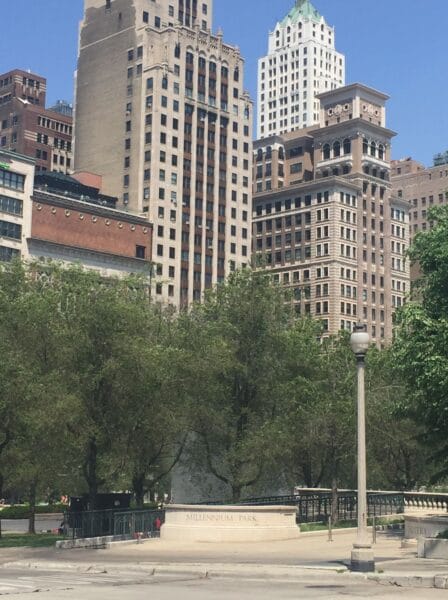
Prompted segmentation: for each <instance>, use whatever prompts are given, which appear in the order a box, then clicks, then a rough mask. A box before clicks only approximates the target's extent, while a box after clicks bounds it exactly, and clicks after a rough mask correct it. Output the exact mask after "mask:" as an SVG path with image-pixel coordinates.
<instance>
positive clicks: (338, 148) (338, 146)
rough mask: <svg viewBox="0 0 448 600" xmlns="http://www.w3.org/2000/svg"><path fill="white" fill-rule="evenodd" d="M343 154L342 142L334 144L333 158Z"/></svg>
mask: <svg viewBox="0 0 448 600" xmlns="http://www.w3.org/2000/svg"><path fill="white" fill-rule="evenodd" d="M338 156H341V142H335V143H334V144H333V158H336V157H338Z"/></svg>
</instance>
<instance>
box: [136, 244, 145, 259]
mask: <svg viewBox="0 0 448 600" xmlns="http://www.w3.org/2000/svg"><path fill="white" fill-rule="evenodd" d="M135 256H136V258H145V257H146V246H136V247H135Z"/></svg>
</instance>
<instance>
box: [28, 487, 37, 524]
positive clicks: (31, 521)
mask: <svg viewBox="0 0 448 600" xmlns="http://www.w3.org/2000/svg"><path fill="white" fill-rule="evenodd" d="M36 489H37V480H36V479H35V480H34V481H33V482H32V484H31V486H30V518H29V521H28V533H29V534H32V535H35V533H36Z"/></svg>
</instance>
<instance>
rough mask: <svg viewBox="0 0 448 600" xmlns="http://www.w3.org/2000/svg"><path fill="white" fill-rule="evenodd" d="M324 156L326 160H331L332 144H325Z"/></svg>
mask: <svg viewBox="0 0 448 600" xmlns="http://www.w3.org/2000/svg"><path fill="white" fill-rule="evenodd" d="M322 156H323V159H324V160H329V159H330V144H325V145H324V147H323V148H322Z"/></svg>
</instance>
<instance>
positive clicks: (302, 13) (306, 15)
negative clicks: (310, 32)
mask: <svg viewBox="0 0 448 600" xmlns="http://www.w3.org/2000/svg"><path fill="white" fill-rule="evenodd" d="M321 18H322V15H321V14H320V13H319V11H318V10H317V9H316V8H315V7H314V6H313V5H312V4H311V2H310V0H296V4H295V6H294V7H293V8H292V9H291V10H290V11H289V13H288V14H287V15H286V17H285V18H284V19H283V21H282V25H286V24H287V23H288V21H291V22H292V23H297V22H298V21H299V20H300V19H306V20H311V21H316V22H317V23H319V22H320V20H321Z"/></svg>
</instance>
